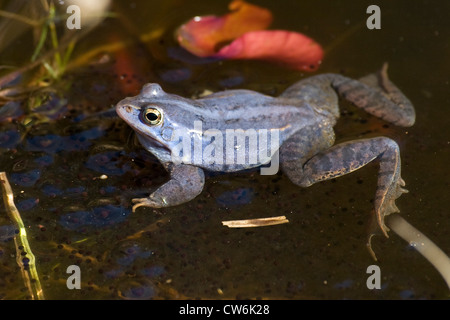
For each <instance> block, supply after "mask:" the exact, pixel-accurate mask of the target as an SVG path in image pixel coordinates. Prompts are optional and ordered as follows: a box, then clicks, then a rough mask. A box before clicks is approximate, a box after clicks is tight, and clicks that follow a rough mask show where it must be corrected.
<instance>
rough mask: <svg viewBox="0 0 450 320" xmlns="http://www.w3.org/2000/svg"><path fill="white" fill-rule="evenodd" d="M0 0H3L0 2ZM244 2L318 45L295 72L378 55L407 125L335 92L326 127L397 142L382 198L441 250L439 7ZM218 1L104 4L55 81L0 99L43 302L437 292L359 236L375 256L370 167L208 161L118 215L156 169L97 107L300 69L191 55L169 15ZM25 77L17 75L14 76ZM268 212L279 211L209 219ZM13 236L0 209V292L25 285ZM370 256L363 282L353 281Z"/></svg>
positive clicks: (448, 217)
mask: <svg viewBox="0 0 450 320" xmlns="http://www.w3.org/2000/svg"><path fill="white" fill-rule="evenodd" d="M255 3H256V2H255ZM0 4H1V5H2V6H3V8H2V9H8V8H9V5H10V4H11V2H10V1H0ZM257 4H258V5H260V6H262V7H265V8H268V9H270V10H271V11H272V13H273V15H274V22H273V24H272V26H271V29H282V30H293V31H298V32H303V33H305V34H307V35H308V36H310V37H312V38H314V39H315V40H316V41H317V42H319V43H320V44H321V45H322V46H323V48H324V50H325V58H324V61H323V63H322V65H321V66H320V68H319V70H318V71H317V72H315V73H313V74H316V73H325V72H334V73H342V74H345V75H347V76H349V77H352V78H358V77H361V76H363V75H366V74H368V73H372V72H374V71H376V70H378V69H379V68H380V67H381V65H382V64H383V63H384V62H388V63H389V74H390V77H391V79H392V80H393V81H394V82H395V83H396V84H397V85H398V86H399V87H400V88H401V89H402V91H403V92H404V93H405V94H406V96H408V98H409V99H410V100H411V101H412V103H413V104H414V106H415V108H416V113H417V117H416V124H415V125H414V126H413V127H411V128H407V129H405V128H397V127H394V126H392V125H388V124H387V123H386V122H384V121H382V120H379V119H376V118H374V117H371V116H369V115H368V114H365V113H363V112H361V111H359V110H357V109H356V108H354V107H353V106H351V105H350V104H348V103H346V102H344V101H341V111H342V117H341V119H340V121H339V123H338V125H337V126H336V133H337V135H338V141H344V140H349V139H358V138H368V137H373V136H381V135H383V136H388V137H391V138H392V139H394V140H395V141H397V143H398V144H399V146H400V149H401V157H402V177H403V178H404V180H405V181H406V188H407V189H408V190H409V193H408V194H404V195H403V196H402V197H401V198H399V199H398V201H397V204H398V207H399V208H400V210H401V213H400V214H401V215H402V216H403V217H404V218H405V219H406V220H408V221H409V222H410V223H411V224H413V225H414V226H415V227H417V228H418V229H420V230H421V231H422V232H423V233H424V234H426V235H427V236H428V237H429V238H430V239H432V240H433V241H434V242H435V243H436V244H437V245H438V246H439V247H440V248H441V249H442V250H443V251H444V252H446V253H447V254H450V238H449V237H448V234H449V233H450V212H449V210H448V205H449V200H450V197H449V182H450V174H449V170H448V163H449V161H450V135H449V133H450V131H449V126H448V118H449V106H450V95H449V89H450V58H449V57H450V43H449V39H450V22H449V21H450V19H449V18H450V17H449V12H450V3H448V2H444V1H441V2H432V1H425V0H421V1H414V2H411V1H395V2H393V1H381V2H380V3H379V7H380V9H381V18H382V20H381V29H380V30H369V29H367V27H366V19H367V17H368V14H367V13H366V9H367V7H368V6H369V5H370V4H372V3H370V2H368V1H358V3H357V4H356V2H355V1H284V0H281V1H277V2H276V4H275V3H274V2H273V1H269V0H265V1H258V2H257ZM227 5H228V1H222V0H221V1H214V2H212V1H196V0H191V1H182V0H173V1H143V0H142V1H140V0H139V1H113V4H112V7H111V8H110V10H111V11H113V12H116V16H114V17H108V18H106V19H105V20H104V21H103V22H101V24H99V25H98V26H97V27H96V28H95V29H94V30H92V31H91V32H90V33H89V34H87V35H85V36H83V37H81V38H80V39H78V41H77V43H76V45H75V48H74V52H73V54H72V55H71V60H70V61H69V63H68V66H67V71H66V73H65V74H64V76H63V77H61V78H60V79H59V80H57V81H54V82H53V83H52V85H51V86H50V87H47V88H45V89H35V90H30V91H27V92H26V93H25V94H22V95H20V96H16V97H15V99H14V100H2V106H1V107H0V170H1V171H5V172H6V174H7V176H8V178H9V181H10V183H11V185H12V189H13V192H14V195H15V203H16V205H17V207H18V209H19V211H20V214H21V217H22V219H23V221H24V224H25V226H26V228H27V234H28V240H29V242H30V246H31V249H32V250H33V253H34V255H35V257H36V267H37V270H38V272H39V276H40V282H41V285H42V288H43V291H44V294H45V298H47V299H182V298H201V299H228V298H230V299H236V298H237V299H239V298H251V299H256V298H268V299H448V298H449V288H448V287H447V285H446V283H445V282H444V280H443V279H442V277H441V276H440V274H439V273H438V272H437V271H436V270H435V269H434V268H433V266H432V265H431V264H430V263H429V262H428V261H426V260H425V259H424V258H423V257H422V256H421V255H420V254H419V253H418V252H416V251H415V250H414V249H413V248H411V247H410V246H409V245H408V243H406V242H404V240H402V239H401V238H399V237H398V236H397V235H396V234H394V233H392V232H391V233H390V237H389V238H384V237H381V236H378V237H375V238H374V239H373V248H374V250H375V252H376V254H377V257H378V261H374V260H373V259H372V257H371V256H370V254H369V253H368V250H367V248H366V236H367V229H368V226H369V216H370V212H371V210H372V206H373V198H374V194H375V188H376V183H377V181H376V179H377V169H378V167H377V164H373V165H372V164H371V165H368V166H366V167H365V168H363V169H361V170H358V171H357V172H354V173H352V174H349V175H347V176H344V177H341V178H338V179H335V180H331V181H327V182H323V183H319V184H316V185H314V186H312V187H310V188H306V189H302V188H299V187H297V186H295V185H294V184H293V183H292V182H290V181H289V179H288V178H287V177H285V176H283V175H282V174H281V173H279V174H277V175H275V176H261V175H259V173H258V172H257V171H255V172H245V173H242V174H232V175H220V174H219V175H211V176H209V177H208V179H207V182H206V186H205V189H204V190H203V192H202V194H201V195H200V196H198V197H197V198H195V199H194V200H193V201H191V202H189V203H186V204H184V205H180V206H176V207H172V208H164V209H151V208H139V209H138V210H136V212H134V213H132V212H131V205H132V204H131V199H132V198H136V197H142V196H146V195H147V194H148V193H149V192H150V191H151V190H154V189H155V188H156V187H157V186H159V185H161V184H162V183H164V182H165V181H166V180H167V178H168V177H167V174H166V173H165V171H164V169H163V168H162V167H161V165H160V164H159V163H158V162H157V160H156V159H155V158H154V157H153V156H152V155H150V154H149V153H147V152H146V151H144V150H143V149H142V148H141V147H140V145H139V144H138V143H136V140H135V139H134V134H133V133H132V130H131V129H130V128H128V127H127V126H126V125H125V124H124V123H123V121H122V120H120V119H118V118H117V117H114V116H113V117H110V116H108V115H107V114H104V111H107V110H109V109H110V108H111V107H113V106H114V104H115V103H117V102H118V101H120V100H121V99H123V98H124V97H126V96H131V95H136V94H137V93H138V92H139V88H140V87H141V86H142V85H143V84H144V83H147V82H157V83H159V84H161V86H162V87H163V88H164V90H165V91H167V92H171V93H176V94H179V95H182V96H186V97H191V96H195V95H198V94H200V93H202V92H204V91H205V90H210V91H219V90H224V89H231V88H233V89H234V88H245V89H252V90H256V91H260V92H263V93H266V94H270V95H277V94H279V93H281V92H282V91H283V90H284V89H285V88H286V87H287V86H288V85H290V84H292V83H293V82H295V81H297V80H299V79H302V78H304V77H308V76H310V75H311V74H304V73H300V72H297V71H292V70H287V69H284V68H281V67H279V66H276V65H273V64H269V63H265V62H260V61H204V60H201V61H200V60H198V59H194V58H193V57H191V56H189V55H187V54H186V53H184V52H183V51H182V50H180V49H179V47H178V46H177V44H176V42H175V41H174V39H173V32H174V30H175V29H176V28H177V27H178V26H179V25H181V24H182V23H184V22H186V21H187V20H189V19H190V18H192V17H194V16H196V15H207V14H217V15H221V14H224V13H226V12H227ZM2 19H6V18H2ZM11 36H12V35H11ZM139 39H141V41H139ZM34 41H35V40H33V34H32V32H31V31H30V30H25V31H24V33H23V34H22V35H20V36H17V37H16V38H14V39H12V40H11V42H10V43H9V45H8V46H7V47H6V48H3V49H2V51H1V52H0V65H2V66H9V67H10V66H17V67H21V66H25V65H26V64H27V63H28V62H29V61H30V55H31V52H30V50H29V48H30V47H34V46H35V42H34ZM0 71H1V72H3V73H2V74H6V71H5V70H4V69H2V70H0ZM36 76H37V75H36V72H35V71H32V70H30V71H27V72H24V73H23V75H22V76H21V77H19V78H17V79H16V80H15V84H14V85H17V86H19V85H21V84H24V83H27V81H29V78H30V77H36ZM279 215H285V216H286V218H287V219H289V223H287V224H281V225H276V226H269V227H264V228H250V229H230V228H227V227H224V226H223V225H222V223H221V221H224V220H235V219H251V218H262V217H270V216H279ZM13 237H14V227H13V223H12V221H11V220H10V219H9V217H8V215H7V212H6V210H5V208H4V207H3V206H2V207H1V208H0V299H27V298H29V293H28V290H27V288H26V286H25V284H24V280H23V278H22V273H21V272H20V269H19V267H18V265H17V262H16V257H15V255H16V248H15V245H14V241H13V240H12V238H13ZM374 264H376V265H378V266H379V267H380V270H381V289H379V290H369V289H368V288H367V286H366V280H367V278H368V276H369V274H367V273H366V270H367V267H368V266H370V265H374ZM70 265H77V266H79V267H80V270H81V289H80V290H69V289H68V288H67V286H66V280H67V278H68V276H69V274H68V273H66V269H67V267H68V266H70Z"/></svg>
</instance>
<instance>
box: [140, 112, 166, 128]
mask: <svg viewBox="0 0 450 320" xmlns="http://www.w3.org/2000/svg"><path fill="white" fill-rule="evenodd" d="M143 116H144V120H145V121H146V122H147V123H148V124H151V125H157V124H159V123H161V120H162V113H161V112H160V111H159V110H158V109H155V108H148V109H146V110H145V111H144V114H143Z"/></svg>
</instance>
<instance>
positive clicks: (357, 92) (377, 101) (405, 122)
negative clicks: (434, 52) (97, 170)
mask: <svg viewBox="0 0 450 320" xmlns="http://www.w3.org/2000/svg"><path fill="white" fill-rule="evenodd" d="M387 69H388V64H387V63H385V64H384V65H383V67H382V68H381V70H380V71H379V72H377V73H373V74H369V75H367V76H365V77H362V78H360V79H359V81H357V80H352V79H345V78H336V77H333V79H332V86H333V88H335V90H337V92H338V93H339V95H340V96H341V97H343V98H344V99H346V100H348V101H350V102H351V103H353V104H354V105H356V106H357V107H359V108H361V109H364V110H365V111H366V112H367V113H370V114H372V115H374V116H376V117H378V118H381V119H383V120H386V121H388V122H390V123H393V124H394V125H397V126H401V127H410V126H412V125H413V124H414V122H415V119H416V114H415V111H414V107H413V105H412V103H411V102H410V101H409V99H408V98H407V97H406V96H405V95H404V94H403V93H402V92H401V91H400V89H398V88H397V86H396V85H395V84H394V83H392V82H391V81H390V80H389V77H388V74H387ZM361 84H363V85H361ZM367 89H369V90H367Z"/></svg>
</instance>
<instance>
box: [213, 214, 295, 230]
mask: <svg viewBox="0 0 450 320" xmlns="http://www.w3.org/2000/svg"><path fill="white" fill-rule="evenodd" d="M288 222H289V220H288V219H286V217H285V216H278V217H269V218H258V219H245V220H229V221H222V224H223V225H224V226H227V227H229V228H254V227H266V226H273V225H277V224H282V223H288Z"/></svg>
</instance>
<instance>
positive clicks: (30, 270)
mask: <svg viewBox="0 0 450 320" xmlns="http://www.w3.org/2000/svg"><path fill="white" fill-rule="evenodd" d="M0 185H1V187H2V191H3V201H4V203H5V208H6V211H7V212H8V214H9V217H10V218H11V219H12V220H13V221H14V222H15V224H16V226H17V229H19V234H18V235H16V236H15V237H14V242H15V244H16V261H17V264H18V265H19V267H20V269H21V270H22V276H23V280H24V282H25V286H26V287H27V288H28V291H29V292H30V295H31V298H32V299H33V300H35V299H38V300H43V299H44V291H42V287H41V282H40V281H39V274H38V272H37V269H36V258H35V256H34V254H33V252H32V251H31V247H30V244H29V243H28V238H27V231H26V229H25V225H24V224H23V221H22V218H21V217H20V213H19V210H17V208H16V205H15V204H14V195H13V192H12V189H11V186H10V184H9V181H8V178H7V177H6V173H5V172H0Z"/></svg>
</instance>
